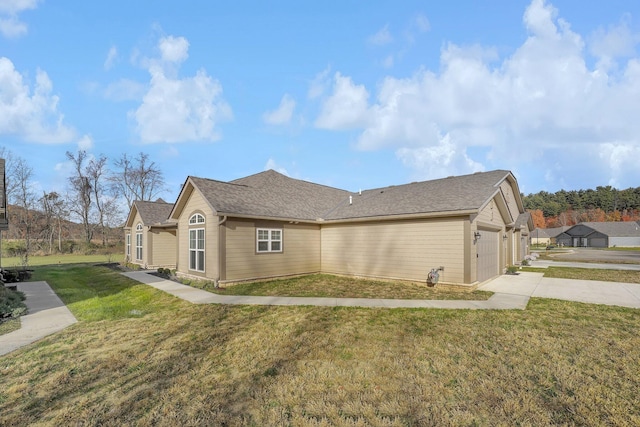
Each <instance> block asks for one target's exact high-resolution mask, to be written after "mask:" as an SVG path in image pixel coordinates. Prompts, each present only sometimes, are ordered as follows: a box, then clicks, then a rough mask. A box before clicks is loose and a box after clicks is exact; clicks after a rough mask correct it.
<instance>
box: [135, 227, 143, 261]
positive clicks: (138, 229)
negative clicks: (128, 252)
mask: <svg viewBox="0 0 640 427" xmlns="http://www.w3.org/2000/svg"><path fill="white" fill-rule="evenodd" d="M142 246H143V245H142V224H138V225H137V226H136V261H142V256H143V252H142Z"/></svg>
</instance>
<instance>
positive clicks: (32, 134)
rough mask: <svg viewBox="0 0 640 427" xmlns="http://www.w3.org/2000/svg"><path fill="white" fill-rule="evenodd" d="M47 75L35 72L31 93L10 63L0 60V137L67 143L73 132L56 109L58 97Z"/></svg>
mask: <svg viewBox="0 0 640 427" xmlns="http://www.w3.org/2000/svg"><path fill="white" fill-rule="evenodd" d="M52 90H53V84H52V83H51V80H50V79H49V76H48V75H47V73H45V72H44V71H42V70H38V71H37V73H36V81H35V84H34V86H33V92H32V90H31V88H30V87H29V84H28V83H25V82H24V81H23V76H22V74H20V73H19V72H18V71H17V70H16V69H15V67H14V65H13V62H11V60H9V59H8V58H5V57H0V134H12V135H17V136H19V137H21V138H23V139H25V140H27V141H32V142H40V143H61V142H69V141H71V140H72V139H73V138H74V136H75V132H74V131H73V129H71V128H70V127H68V126H66V125H65V124H64V123H63V121H64V116H63V114H62V113H61V112H60V111H59V110H58V97H57V96H56V95H52V94H51V92H52Z"/></svg>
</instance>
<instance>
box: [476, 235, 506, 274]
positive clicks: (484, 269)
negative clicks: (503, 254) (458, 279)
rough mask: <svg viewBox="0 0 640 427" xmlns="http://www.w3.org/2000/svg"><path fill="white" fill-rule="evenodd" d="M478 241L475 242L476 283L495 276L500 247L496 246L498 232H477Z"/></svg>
mask: <svg viewBox="0 0 640 427" xmlns="http://www.w3.org/2000/svg"><path fill="white" fill-rule="evenodd" d="M478 231H479V232H480V239H479V240H478V241H477V242H476V245H477V250H478V281H479V282H484V281H485V280H487V279H491V278H492V277H495V276H497V275H498V274H499V273H498V268H499V267H498V262H499V257H500V249H499V248H500V246H499V244H498V232H496V231H487V230H478Z"/></svg>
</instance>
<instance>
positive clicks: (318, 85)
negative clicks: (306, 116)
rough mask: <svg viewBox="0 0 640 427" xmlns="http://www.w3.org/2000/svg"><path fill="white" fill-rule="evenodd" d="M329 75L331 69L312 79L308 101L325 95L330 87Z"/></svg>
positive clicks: (328, 68)
mask: <svg viewBox="0 0 640 427" xmlns="http://www.w3.org/2000/svg"><path fill="white" fill-rule="evenodd" d="M330 73H331V67H327V68H325V69H324V70H322V71H321V72H319V73H318V74H316V76H315V77H314V78H313V80H312V81H311V84H310V85H309V92H308V93H307V96H308V97H309V99H316V98H320V97H321V96H323V95H324V94H325V92H326V91H327V90H328V89H329V86H330V85H331V79H330V77H329V74H330Z"/></svg>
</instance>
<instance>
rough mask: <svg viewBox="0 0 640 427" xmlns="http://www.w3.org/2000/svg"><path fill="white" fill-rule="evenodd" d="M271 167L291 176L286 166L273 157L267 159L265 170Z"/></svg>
mask: <svg viewBox="0 0 640 427" xmlns="http://www.w3.org/2000/svg"><path fill="white" fill-rule="evenodd" d="M269 169H273V170H274V171H276V172H280V173H281V174H283V175H286V176H290V175H289V172H287V170H286V169H285V168H283V167H281V166H280V165H278V164H277V163H276V161H275V160H273V158H269V160H267V164H266V165H264V170H266V171H267V170H269Z"/></svg>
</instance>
